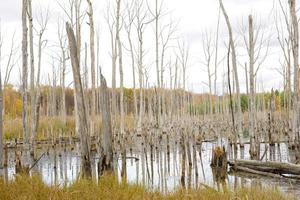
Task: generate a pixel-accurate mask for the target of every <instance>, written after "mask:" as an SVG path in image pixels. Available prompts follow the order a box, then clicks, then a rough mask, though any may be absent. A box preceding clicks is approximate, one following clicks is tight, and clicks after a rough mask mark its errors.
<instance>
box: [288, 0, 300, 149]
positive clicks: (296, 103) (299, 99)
mask: <svg viewBox="0 0 300 200" xmlns="http://www.w3.org/2000/svg"><path fill="white" fill-rule="evenodd" d="M289 6H290V15H291V20H292V32H291V34H292V37H291V38H292V52H293V60H294V95H293V134H292V138H290V146H291V147H292V148H293V147H295V140H296V138H297V136H298V137H299V113H300V111H299V109H300V95H299V85H298V84H299V29H298V17H297V13H296V1H295V0H289ZM298 140H299V138H298Z"/></svg>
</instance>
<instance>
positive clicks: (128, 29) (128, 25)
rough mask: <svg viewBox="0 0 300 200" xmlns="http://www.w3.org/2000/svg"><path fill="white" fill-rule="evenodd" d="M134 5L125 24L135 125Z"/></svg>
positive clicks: (136, 114) (136, 115) (127, 8)
mask: <svg viewBox="0 0 300 200" xmlns="http://www.w3.org/2000/svg"><path fill="white" fill-rule="evenodd" d="M134 3H135V2H133V3H132V5H131V6H129V5H127V7H126V10H127V23H125V24H124V28H125V30H126V32H127V39H128V43H129V51H130V57H131V67H132V82H133V104H134V119H135V123H136V122H137V119H138V105H137V94H136V79H135V58H134V46H133V43H132V39H131V29H132V25H133V22H134V19H135V12H132V10H134V9H133V8H134Z"/></svg>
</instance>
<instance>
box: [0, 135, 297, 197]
mask: <svg viewBox="0 0 300 200" xmlns="http://www.w3.org/2000/svg"><path fill="white" fill-rule="evenodd" d="M189 142H191V141H189ZM215 146H216V143H208V142H203V143H201V144H197V145H196V144H195V143H190V145H186V147H187V148H188V147H190V153H191V157H192V163H191V165H189V162H188V158H187V157H188V155H187V156H186V158H185V160H183V155H184V154H183V152H182V151H183V149H182V144H181V143H180V142H176V141H173V140H171V139H170V138H164V139H163V140H161V141H158V142H157V143H154V142H150V143H148V142H147V143H146V142H145V141H144V140H143V142H137V144H135V145H133V146H132V147H130V148H129V149H127V150H126V163H125V164H126V176H125V177H126V179H127V181H128V182H129V183H135V184H142V185H145V186H146V187H147V188H149V189H151V190H160V191H161V192H164V193H167V192H170V191H173V190H174V189H176V188H179V187H180V186H181V185H182V182H184V186H185V187H189V188H197V187H200V186H203V185H204V186H208V187H213V188H215V189H217V190H219V191H224V190H228V189H234V188H236V187H238V186H251V185H256V186H257V185H265V186H277V187H278V188H279V189H281V190H282V191H284V192H287V193H289V192H291V191H292V193H294V194H296V195H297V196H298V197H300V190H299V188H300V182H299V181H297V180H288V179H273V178H268V177H261V176H256V175H250V174H245V173H240V172H238V173H229V174H228V175H226V176H225V174H223V173H224V172H219V171H214V169H212V168H211V167H210V161H211V157H212V154H211V152H212V148H214V147H215ZM266 147H268V145H261V150H260V151H261V152H260V155H261V156H262V155H263V154H264V153H265V152H266V153H265V156H264V158H263V159H264V160H276V161H281V162H292V161H293V160H294V159H295V155H294V152H293V151H289V150H288V148H287V145H286V144H284V143H282V144H280V145H275V146H272V147H268V149H267V151H266V150H265V149H266ZM47 151H49V153H45V152H47ZM78 152H79V149H78V146H77V145H75V146H74V147H70V146H67V147H65V146H64V147H60V146H57V147H56V148H53V147H49V148H43V149H38V151H37V153H38V155H42V154H43V153H45V154H44V155H43V157H42V158H41V160H40V161H39V163H38V164H37V165H36V166H35V167H34V168H33V169H32V170H31V172H30V173H31V174H33V173H39V174H40V175H41V177H42V179H43V180H44V182H45V183H46V184H48V185H64V184H67V185H68V184H70V183H72V182H74V181H75V180H76V179H77V178H78V177H79V175H80V156H79V154H78ZM185 152H186V153H187V152H188V151H187V150H186V151H185ZM237 152H238V158H244V159H250V155H249V145H247V144H245V147H244V148H243V149H238V151H237ZM227 153H228V157H229V159H232V158H233V155H232V154H233V149H232V148H231V146H230V145H228V146H227ZM26 159H29V158H28V156H27V155H26V154H23V155H22V162H23V163H28V160H26ZM115 160H116V162H115V168H116V170H117V171H118V177H119V178H120V180H121V171H122V156H121V153H118V154H115ZM97 162H98V158H97V156H96V155H92V170H93V171H92V174H93V177H95V178H97V176H98V174H97V171H98V170H97ZM183 169H184V171H183ZM219 173H222V175H224V176H225V177H224V178H223V179H219V177H220V176H218V175H216V174H219ZM183 175H184V176H183ZM1 176H2V177H3V178H4V180H5V181H8V180H10V179H14V176H15V150H14V149H9V150H8V167H7V168H4V169H3V170H1Z"/></svg>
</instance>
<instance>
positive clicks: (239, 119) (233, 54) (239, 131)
mask: <svg viewBox="0 0 300 200" xmlns="http://www.w3.org/2000/svg"><path fill="white" fill-rule="evenodd" d="M219 3H220V7H221V10H222V12H223V15H224V18H225V21H226V24H227V28H228V32H229V40H230V43H229V45H230V48H231V60H232V68H233V72H234V80H235V85H236V96H237V97H236V98H237V134H238V135H237V137H238V138H239V140H240V146H241V147H243V146H244V144H243V132H242V117H243V116H242V109H241V98H240V83H239V77H238V71H237V61H236V51H235V45H234V40H233V33H232V28H231V24H230V21H229V17H228V15H227V13H226V10H225V8H224V5H223V3H222V0H219Z"/></svg>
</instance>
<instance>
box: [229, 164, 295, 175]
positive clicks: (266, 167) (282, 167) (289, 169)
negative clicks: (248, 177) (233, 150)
mask: <svg viewBox="0 0 300 200" xmlns="http://www.w3.org/2000/svg"><path fill="white" fill-rule="evenodd" d="M228 164H229V165H230V166H233V165H234V161H228ZM236 164H237V166H241V167H247V168H250V169H253V170H257V171H262V172H270V173H276V174H294V175H300V165H296V164H292V163H283V162H274V161H267V162H262V161H256V160H236Z"/></svg>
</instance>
